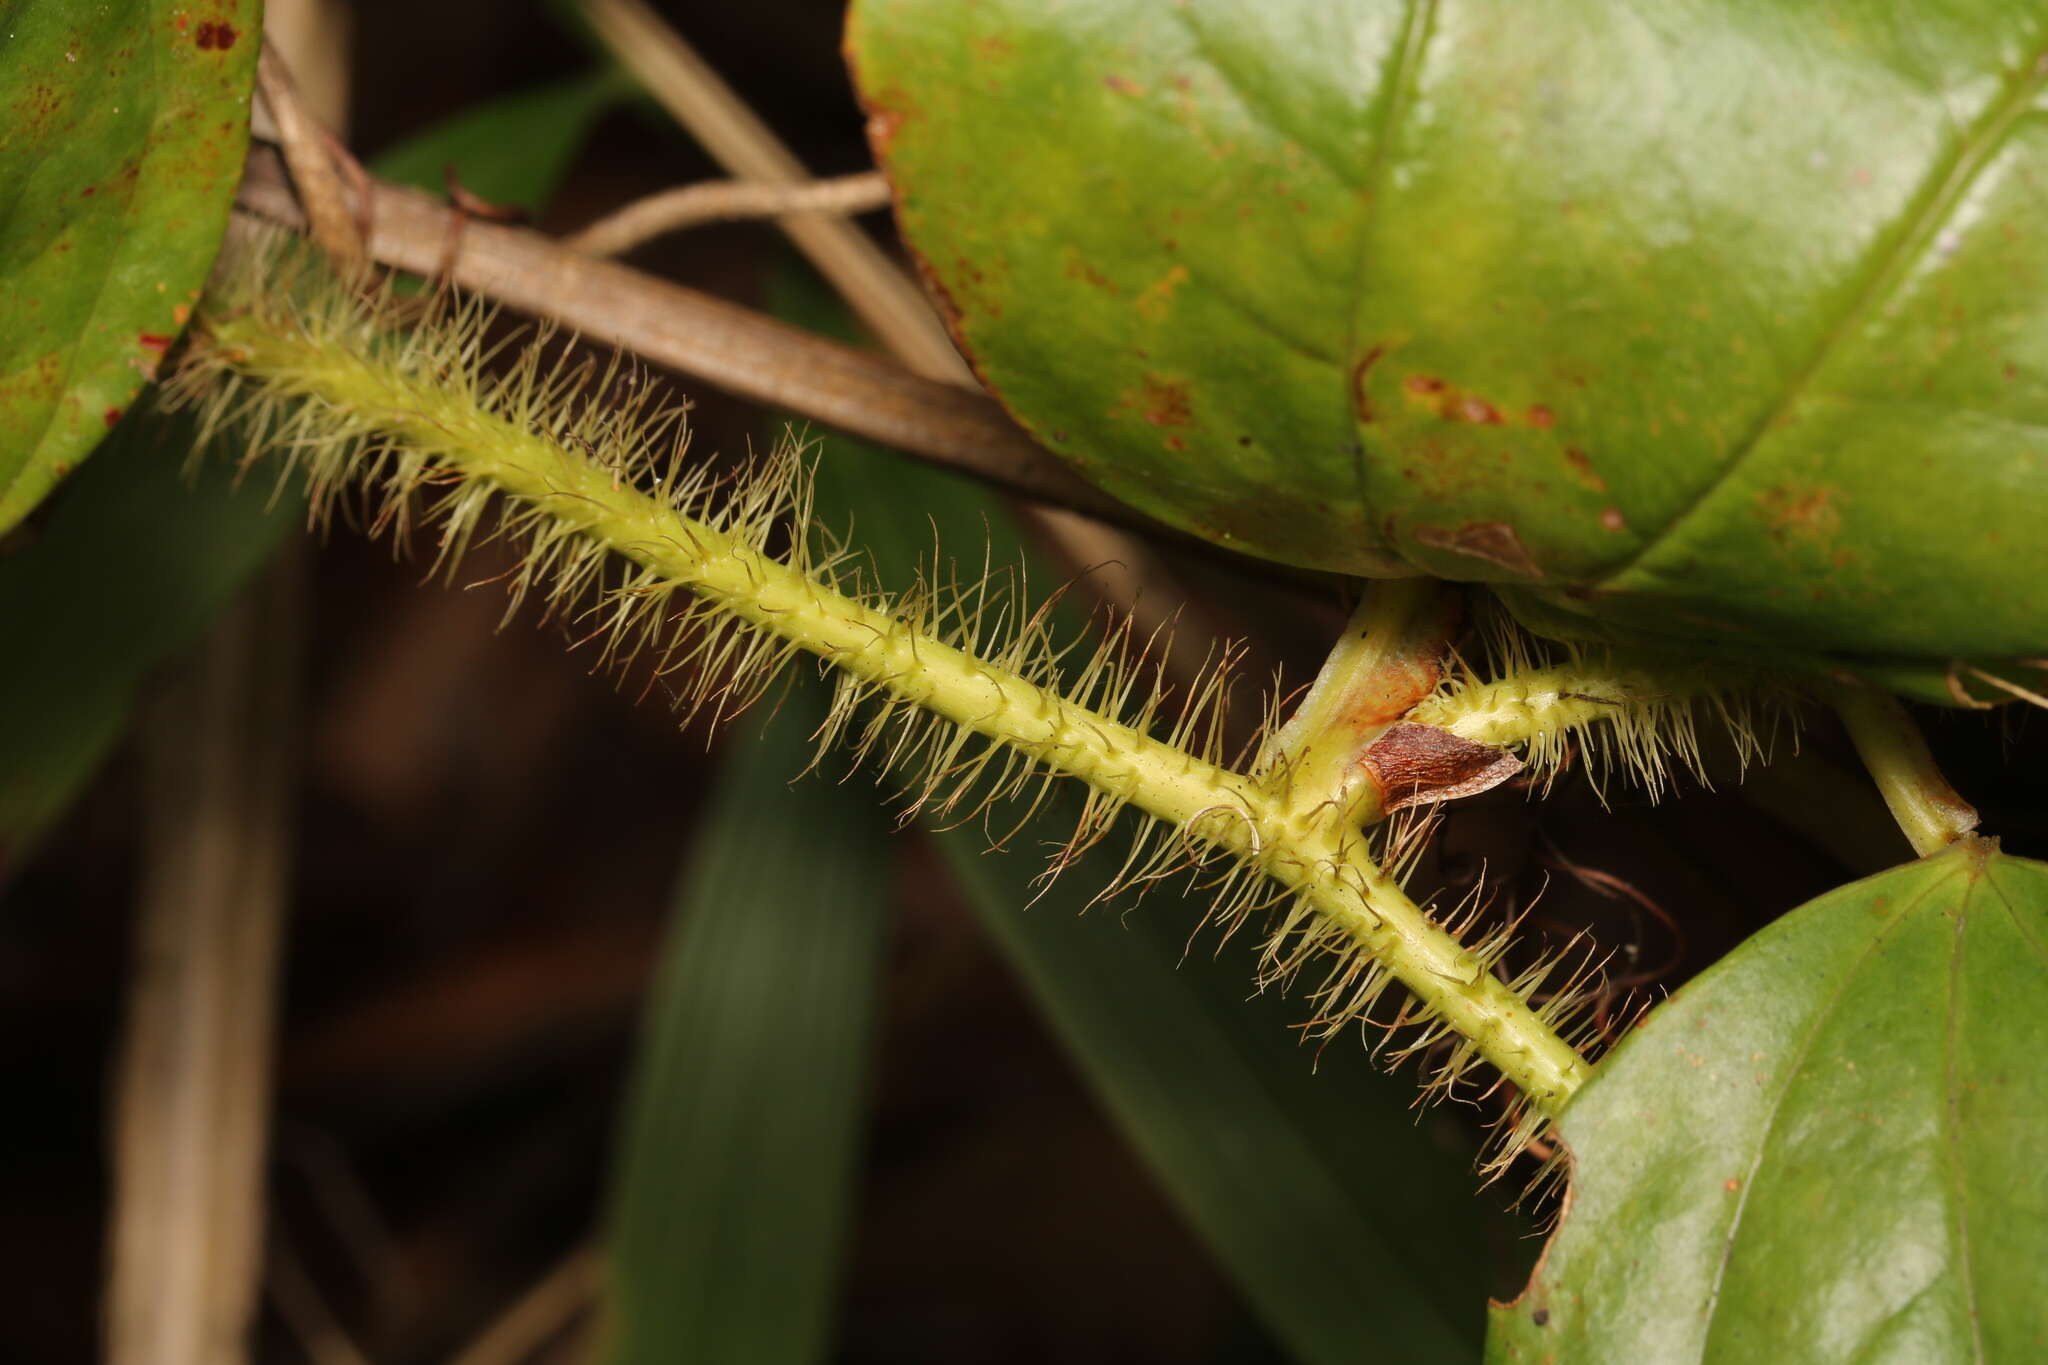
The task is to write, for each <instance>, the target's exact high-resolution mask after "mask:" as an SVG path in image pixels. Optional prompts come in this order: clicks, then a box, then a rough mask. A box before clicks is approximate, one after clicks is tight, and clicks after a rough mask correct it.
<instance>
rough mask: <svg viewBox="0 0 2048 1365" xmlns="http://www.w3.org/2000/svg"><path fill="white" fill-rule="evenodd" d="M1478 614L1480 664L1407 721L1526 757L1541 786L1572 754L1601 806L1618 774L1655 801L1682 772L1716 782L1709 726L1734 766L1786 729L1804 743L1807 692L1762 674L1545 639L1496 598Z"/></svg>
mask: <svg viewBox="0 0 2048 1365" xmlns="http://www.w3.org/2000/svg"><path fill="white" fill-rule="evenodd" d="M1476 616H1477V626H1478V631H1477V635H1478V640H1479V649H1478V653H1479V657H1480V660H1481V664H1480V666H1479V667H1474V666H1473V665H1471V664H1470V663H1462V664H1461V665H1460V666H1459V667H1458V668H1457V669H1455V670H1452V671H1451V672H1450V673H1449V675H1448V676H1447V677H1446V678H1445V680H1444V683H1443V685H1442V686H1440V687H1439V688H1438V689H1437V691H1436V693H1435V695H1433V696H1431V697H1429V698H1428V699H1426V700H1424V701H1423V702H1421V703H1420V704H1419V705H1417V706H1416V707H1415V709H1414V710H1413V711H1411V712H1410V713H1409V715H1408V719H1409V720H1410V721H1412V722H1414V723H1416V724H1420V725H1431V726H1435V727H1437V728H1439V729H1442V730H1446V731H1448V732H1450V733H1451V734H1453V735H1456V736H1457V737H1458V738H1460V739H1465V740H1470V741H1472V742H1474V743H1478V744H1488V745H1493V746H1495V747H1498V748H1519V749H1521V750H1522V751H1523V757H1524V759H1525V761H1526V762H1527V764H1528V768H1529V772H1530V774H1531V776H1533V777H1534V778H1535V779H1536V780H1537V783H1538V786H1539V789H1540V790H1548V788H1549V786H1550V784H1551V783H1552V782H1554V781H1555V780H1556V778H1557V775H1558V773H1559V772H1560V771H1562V769H1563V768H1564V767H1565V765H1566V763H1567V761H1568V760H1569V759H1570V758H1571V757H1572V756H1573V755H1575V754H1576V755H1579V756H1581V757H1582V758H1583V759H1584V763H1585V767H1586V770H1587V773H1588V776H1589V777H1590V779H1591V781H1592V783H1593V787H1594V790H1595V791H1596V792H1597V793H1599V794H1600V796H1601V798H1602V799H1603V800H1605V798H1606V789H1605V782H1606V779H1607V777H1608V776H1609V775H1610V774H1613V773H1620V774H1621V775H1622V776H1623V777H1625V778H1627V779H1629V780H1631V781H1632V782H1634V784H1635V785H1636V786H1637V787H1639V788H1640V789H1641V790H1643V791H1644V792H1645V793H1647V794H1648V795H1649V797H1650V799H1651V800H1653V801H1654V800H1656V799H1658V798H1659V797H1661V796H1662V795H1663V794H1664V793H1665V791H1666V790H1667V789H1668V788H1669V787H1670V785H1671V782H1672V777H1673V774H1674V772H1684V773H1687V774H1689V775H1690V776H1691V777H1692V778H1693V779H1694V780H1696V781H1698V782H1700V783H1701V784H1702V785H1709V786H1710V785H1712V784H1711V781H1710V779H1709V776H1708V772H1707V767H1708V762H1707V758H1708V754H1707V751H1705V750H1703V749H1702V747H1701V745H1702V726H1703V725H1704V726H1706V727H1708V729H1709V730H1713V729H1718V730H1720V731H1721V732H1723V733H1725V734H1726V735H1727V737H1728V745H1729V750H1730V752H1731V754H1732V757H1733V759H1734V761H1735V764H1736V765H1737V767H1738V769H1746V768H1747V767H1748V765H1749V764H1750V763H1751V762H1753V761H1763V760H1766V759H1768V757H1769V754H1770V751H1771V749H1772V747H1773V746H1774V745H1775V744H1776V742H1777V739H1778V737H1779V735H1780V734H1781V733H1789V734H1791V735H1792V736H1793V737H1794V740H1795V743H1796V738H1797V733H1798V726H1797V722H1798V709H1797V708H1798V702H1799V696H1800V690H1799V688H1797V687H1796V686H1795V685H1793V684H1791V683H1789V682H1785V681H1782V680H1778V679H1774V678H1772V677H1771V676H1770V675H1768V674H1765V673H1763V672H1760V671H1759V670H1757V669H1754V668H1748V667H1743V666H1741V665H1737V664H1732V663H1721V664H1712V663H1705V662H1699V661H1691V660H1688V661H1674V660H1670V659H1663V658H1652V657H1636V656H1630V655H1627V654H1624V653H1622V652H1620V651H1616V650H1613V649H1609V648H1605V647H1597V646H1586V647H1578V646H1571V645H1565V644H1557V643H1552V642H1549V641H1544V640H1539V639H1537V638H1536V637H1534V636H1532V635H1531V634H1530V633H1529V632H1528V631H1526V630H1524V629H1523V628H1522V627H1521V626H1520V625H1519V624H1518V623H1516V622H1515V620H1514V619H1513V618H1512V617H1511V616H1510V615H1509V614H1508V613H1507V611H1506V609H1505V608H1504V607H1502V606H1501V605H1500V604H1499V603H1498V602H1493V601H1490V600H1489V601H1485V602H1482V603H1481V604H1480V610H1479V611H1478V612H1477V613H1476Z"/></svg>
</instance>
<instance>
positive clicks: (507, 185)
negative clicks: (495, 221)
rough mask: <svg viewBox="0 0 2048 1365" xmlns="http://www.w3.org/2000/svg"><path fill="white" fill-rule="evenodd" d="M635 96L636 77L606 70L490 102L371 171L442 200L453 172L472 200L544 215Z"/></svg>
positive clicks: (403, 146)
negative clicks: (591, 144)
mask: <svg viewBox="0 0 2048 1365" xmlns="http://www.w3.org/2000/svg"><path fill="white" fill-rule="evenodd" d="M633 91H634V86H633V83H632V80H631V79H630V78H629V77H627V76H626V75H624V74H623V73H622V72H619V71H615V70H611V69H605V70H601V71H594V72H592V73H590V74H588V75H583V76H577V77H574V78H572V79H570V80H566V81H557V82H555V83H553V84H551V85H543V86H536V87H534V88H533V89H531V90H521V91H519V92H517V93H515V94H511V95H505V96H502V97H500V98H498V99H494V100H487V101H485V102H484V103H482V104H479V105H477V106H475V107H474V108H471V109H469V110H466V111H465V112H463V113H461V114H458V115H456V116H455V117H454V118H451V119H448V120H446V121H444V122H442V123H439V124H436V125H435V126H434V127H432V128H429V129H427V130H426V131H424V132H421V133H419V134H416V135H415V136H413V137H410V138H408V139H406V140H405V141H404V142H402V143H400V144H399V145H398V146H396V147H393V148H391V149H390V150H389V151H387V152H385V153H384V154H383V155H382V156H379V157H377V158H376V159H375V161H374V162H373V163H372V169H373V170H375V171H376V173H377V174H378V175H380V176H382V177H383V178H384V179H386V180H391V181H395V182H397V183H399V184H402V185H416V186H418V187H419V188H420V189H423V190H432V191H435V192H437V193H438V192H439V191H441V190H442V189H444V188H445V187H446V184H447V173H448V172H449V171H450V170H451V169H452V170H453V171H454V173H455V177H456V179H457V180H459V181H460V182H461V184H462V186H463V188H464V189H467V190H468V191H470V192H471V193H472V194H475V195H477V196H479V197H480V198H483V199H488V200H489V201H491V202H492V203H494V204H508V205H512V206H515V207H518V208H522V209H526V210H528V211H529V212H532V213H538V212H540V211H541V210H542V209H544V208H546V207H547V201H548V198H549V197H550V196H551V195H552V194H553V193H554V191H555V187H556V186H558V185H560V184H561V183H562V179H563V177H564V176H566V175H567V174H568V172H569V166H570V163H571V162H572V161H573V160H574V159H575V156H576V153H577V151H578V150H579V149H580V148H581V147H582V146H583V143H584V140H585V139H586V138H588V137H589V136H590V130H591V129H592V128H593V127H594V126H596V123H597V121H598V119H600V118H602V117H603V116H604V115H605V114H606V113H607V112H608V111H610V110H611V109H612V108H614V107H615V106H617V105H618V104H619V103H620V102H622V101H623V100H625V99H627V98H628V97H630V96H631V95H632V94H633Z"/></svg>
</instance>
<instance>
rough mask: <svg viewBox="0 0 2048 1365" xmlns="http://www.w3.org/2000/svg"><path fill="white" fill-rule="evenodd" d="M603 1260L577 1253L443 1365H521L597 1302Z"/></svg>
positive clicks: (588, 1251)
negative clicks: (446, 1364)
mask: <svg viewBox="0 0 2048 1365" xmlns="http://www.w3.org/2000/svg"><path fill="white" fill-rule="evenodd" d="M603 1276H604V1258H603V1256H602V1255H601V1254H600V1253H599V1251H598V1249H597V1248H596V1247H595V1246H583V1247H578V1248H577V1249H576V1250H575V1251H572V1252H570V1253H569V1254H568V1255H567V1256H565V1257H564V1258H562V1260H560V1261H558V1262H556V1263H555V1266H554V1267H553V1268H552V1269H551V1270H549V1271H548V1273H547V1274H545V1275H543V1276H542V1277H541V1278H540V1279H539V1280H538V1281H537V1282H535V1284H534V1285H533V1287H532V1288H531V1289H528V1290H527V1291H526V1292H525V1293H524V1294H521V1295H520V1296H519V1298H518V1301H517V1302H515V1303H514V1304H513V1305H512V1307H511V1308H509V1309H507V1310H506V1311H505V1312H504V1313H503V1314H502V1315H501V1316H500V1317H498V1318H497V1320H496V1321H494V1322H492V1323H491V1325H490V1326H489V1327H487V1328H485V1329H484V1333H483V1335H482V1336H479V1337H478V1338H477V1339H476V1340H475V1341H472V1342H471V1343H470V1344H469V1345H468V1346H466V1347H464V1348H463V1349H462V1351H461V1352H460V1353H459V1354H457V1355H456V1356H455V1358H454V1359H453V1360H451V1361H449V1362H448V1365H526V1362H529V1361H531V1360H533V1359H534V1358H535V1357H536V1356H537V1355H538V1354H539V1352H540V1351H541V1350H542V1349H543V1348H544V1347H546V1346H547V1345H549V1344H550V1343H551V1342H553V1341H555V1340H557V1339H559V1338H560V1337H561V1336H562V1334H563V1333H564V1332H566V1331H567V1330H568V1329H569V1327H570V1326H571V1324H573V1323H574V1322H575V1321H576V1319H577V1318H579V1317H581V1316H582V1315H583V1314H584V1313H586V1312H587V1311H589V1310H590V1308H591V1307H592V1306H593V1305H594V1304H595V1303H596V1302H597V1290H598V1285H599V1284H600V1282H601V1281H602V1279H603Z"/></svg>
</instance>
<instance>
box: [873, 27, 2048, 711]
mask: <svg viewBox="0 0 2048 1365" xmlns="http://www.w3.org/2000/svg"><path fill="white" fill-rule="evenodd" d="M849 48H850V52H851V53H852V56H853V58H854V61H855V65H856V69H857V75H858V78H859V82H860V85H861V88H862V91H863V95H864V98H865V100H866V102H867V104H868V107H869V111H870V114H871V121H870V125H869V126H870V132H871V137H872V139H873V141H874V144H875V147H876V150H877V153H878V155H879V156H880V157H881V158H882V159H883V160H884V161H885V162H886V164H887V167H888V169H889V171H890V173H891V177H892V180H893V182H894V183H895V185H896V186H897V189H898V194H899V209H900V218H901V223H902V226H903V228H904V231H905V234H906V236H907V237H908V239H909V241H910V242H911V244H912V245H913V247H915V249H916V250H917V251H918V252H919V254H920V255H921V256H922V258H923V260H924V263H925V265H926V267H927V270H928V273H929V277H930V278H931V279H932V281H933V282H934V284H935V286H936V287H937V289H938V291H939V292H940V294H941V295H942V296H943V298H944V300H945V302H946V304H947V306H948V309H949V311H950V313H951V316H952V320H953V324H954V327H955V330H956V332H957V334H958V335H959V337H960V338H961V340H962V342H963V344H964V345H965V346H966V348H967V349H968V350H969V351H970V352H971V353H972V354H973V356H974V358H975V360H976V362H977V365H978V367H979V370H980V372H981V374H982V375H983V376H985V378H986V379H987V380H988V382H989V383H990V385H991V386H992V387H993V388H994V389H995V390H996V391H997V393H998V394H999V395H1000V396H1001V397H1002V398H1003V400H1004V401H1005V402H1006V403H1007V404H1008V406H1009V407H1010V408H1011V410H1012V411H1013V412H1015V413H1016V414H1017V416H1018V417H1019V418H1020V420H1022V421H1023V422H1024V424H1025V425H1026V426H1027V427H1028V428H1029V429H1030V430H1031V431H1032V432H1033V433H1034V434H1036V435H1037V436H1038V437H1039V439H1041V440H1042V441H1044V442H1045V443H1046V444H1047V445H1048V447H1049V448H1051V449H1053V450H1055V451H1057V452H1059V453H1061V454H1062V455H1064V456H1066V457H1067V458H1068V459H1069V460H1070V461H1072V462H1073V463H1074V464H1075V466H1076V467H1077V468H1079V469H1080V470H1081V471H1082V472H1083V473H1084V474H1086V475H1087V476H1089V477H1090V478H1092V479H1094V480H1096V481H1097V482H1099V483H1100V484H1101V485H1102V486H1103V487H1104V488H1106V489H1108V490H1109V491H1110V492H1112V493H1114V494H1116V495H1117V496H1119V497H1121V498H1123V499H1125V500H1126V501H1128V502H1130V503H1132V504H1133V505H1135V506H1138V507H1140V508H1143V509H1144V510H1146V511H1148V512H1150V513H1152V514H1154V515H1156V516H1159V517H1161V518H1163V519H1166V520H1168V521H1171V522H1173V523H1174V524H1176V525H1179V526H1183V527H1185V528H1187V529H1189V530H1191V531H1194V532H1196V533H1198V534H1201V535H1204V536H1207V537H1209V538H1211V539H1214V540H1216V541H1219V542H1221V543H1223V544H1227V545H1231V546H1234V547H1237V548H1240V549H1244V550H1248V551H1250V552H1253V553H1256V554H1261V555H1264V556H1267V557H1270V558H1273V559H1279V560H1285V561H1288V562H1291V563H1297V564H1305V565H1310V566H1314V567H1320V568H1328V569H1337V570H1343V571H1348V572H1354V573H1362V574H1376V573H1395V572H1414V571H1415V570H1418V569H1419V570H1422V571H1425V572H1428V573H1431V574H1435V575H1437V576H1439V577H1446V578H1454V579H1460V580H1468V581H1478V582H1489V583H1493V584H1496V585H1498V586H1499V588H1500V590H1501V591H1502V593H1503V595H1504V596H1506V597H1507V598H1508V600H1509V601H1510V603H1511V604H1512V605H1514V606H1516V607H1517V609H1518V610H1520V611H1522V612H1523V613H1524V614H1525V616H1526V617H1528V618H1529V619H1531V621H1532V623H1538V624H1539V625H1540V628H1543V629H1547V630H1549V631H1551V632H1553V633H1557V634H1563V635H1574V636H1591V637H1601V636H1611V635H1616V634H1619V635H1621V636H1623V637H1624V638H1628V639H1631V640H1636V641H1644V640H1651V641H1663V642H1666V643H1672V644H1684V645H1687V646H1690V647H1695V648H1696V647H1698V645H1700V644H1705V645H1707V646H1709V647H1713V648H1717V649H1725V650H1728V651H1731V652H1737V653H1742V654H1746V655H1752V656H1760V657H1763V658H1765V659H1766V660H1768V661H1772V662H1785V663H1792V664H1801V665H1812V666H1821V665H1822V664H1823V662H1824V660H1823V658H1822V657H1820V656H1825V658H1826V659H1839V660H1844V661H1847V662H1849V663H1851V664H1854V663H1855V662H1857V661H1859V660H1866V659H1867V660H1870V661H1872V665H1873V669H1875V668H1877V667H1879V666H1881V667H1882V668H1883V669H1884V670H1885V671H1886V673H1887V676H1904V675H1905V674H1908V673H1912V672H1913V671H1914V670H1913V669H1912V667H1911V665H1913V664H1914V663H1915V662H1916V661H1917V662H1918V663H1920V664H1922V665H1925V664H1929V663H1932V664H1934V665H1936V667H1937V672H1938V669H1939V665H1941V664H1944V663H1945V662H1946V661H1947V660H1949V659H1951V658H1955V657H1958V656H1960V657H1966V658H1968V657H1974V658H1986V659H2016V658H2034V657H2039V656H2041V655H2043V654H2044V653H2048V593H2044V589H2043V588H2042V586H2041V585H2042V584H2043V583H2044V582H2048V537H2043V536H2041V535H2040V534H2039V526H2040V523H2041V519H2042V516H2043V510H2044V508H2048V458H2043V455H2042V443H2041V439H2040V433H2041V432H2042V430H2043V429H2048V291H2044V290H2042V289H2041V288H2039V287H2037V285H2038V283H2039V282H2040V281H2042V280H2044V279H2048V223H2044V220H2043V217H2042V215H2041V213H2040V211H2039V185H2040V183H2041V182H2042V179H2043V177H2044V176H2048V118H2044V117H2042V114H2043V112H2044V110H2048V10H2044V9H2043V8H2042V7H2041V6H2038V5H2015V4H2012V3H2011V0H1951V3H1945V4H1942V5H1935V6H1930V5H1927V4H1924V3H1921V0H1860V2H1859V3H1855V4H1849V5H1812V4H1801V3H1797V2H1796V0H1759V3H1751V4H1742V5H1702V4H1695V3H1692V2H1691V0H1648V2H1647V3H1639V4H1628V5H1616V4H1608V3H1600V2H1599V0H1569V2H1568V3H1559V4H1543V5H1533V4H1514V3H1508V2H1507V0H1407V3H1400V2H1399V0H1364V2H1362V3H1356V4H1336V5H1333V4H1329V3H1327V2H1326V0H1256V2H1254V0H1237V2H1236V3H1221V4H1203V5H1186V4H1173V5H1168V4H1159V3H1156V2H1155V0H1071V2H1070V3H1064V4H1058V5H1049V4H1045V3H1042V0H986V2H985V3H979V4H974V5H961V4H957V3H953V0H857V3H856V4H855V6H854V10H853V18H852V27H851V30H850V38H849ZM1929 676H1931V675H1930V674H1928V673H1927V671H1926V669H1925V668H1922V669H1920V670H1919V671H1918V674H1917V681H1916V683H1915V685H1916V686H1921V687H1922V688H1923V690H1924V688H1925V685H1926V679H1927V678H1928V677H1929ZM1944 695H1945V692H1944Z"/></svg>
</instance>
